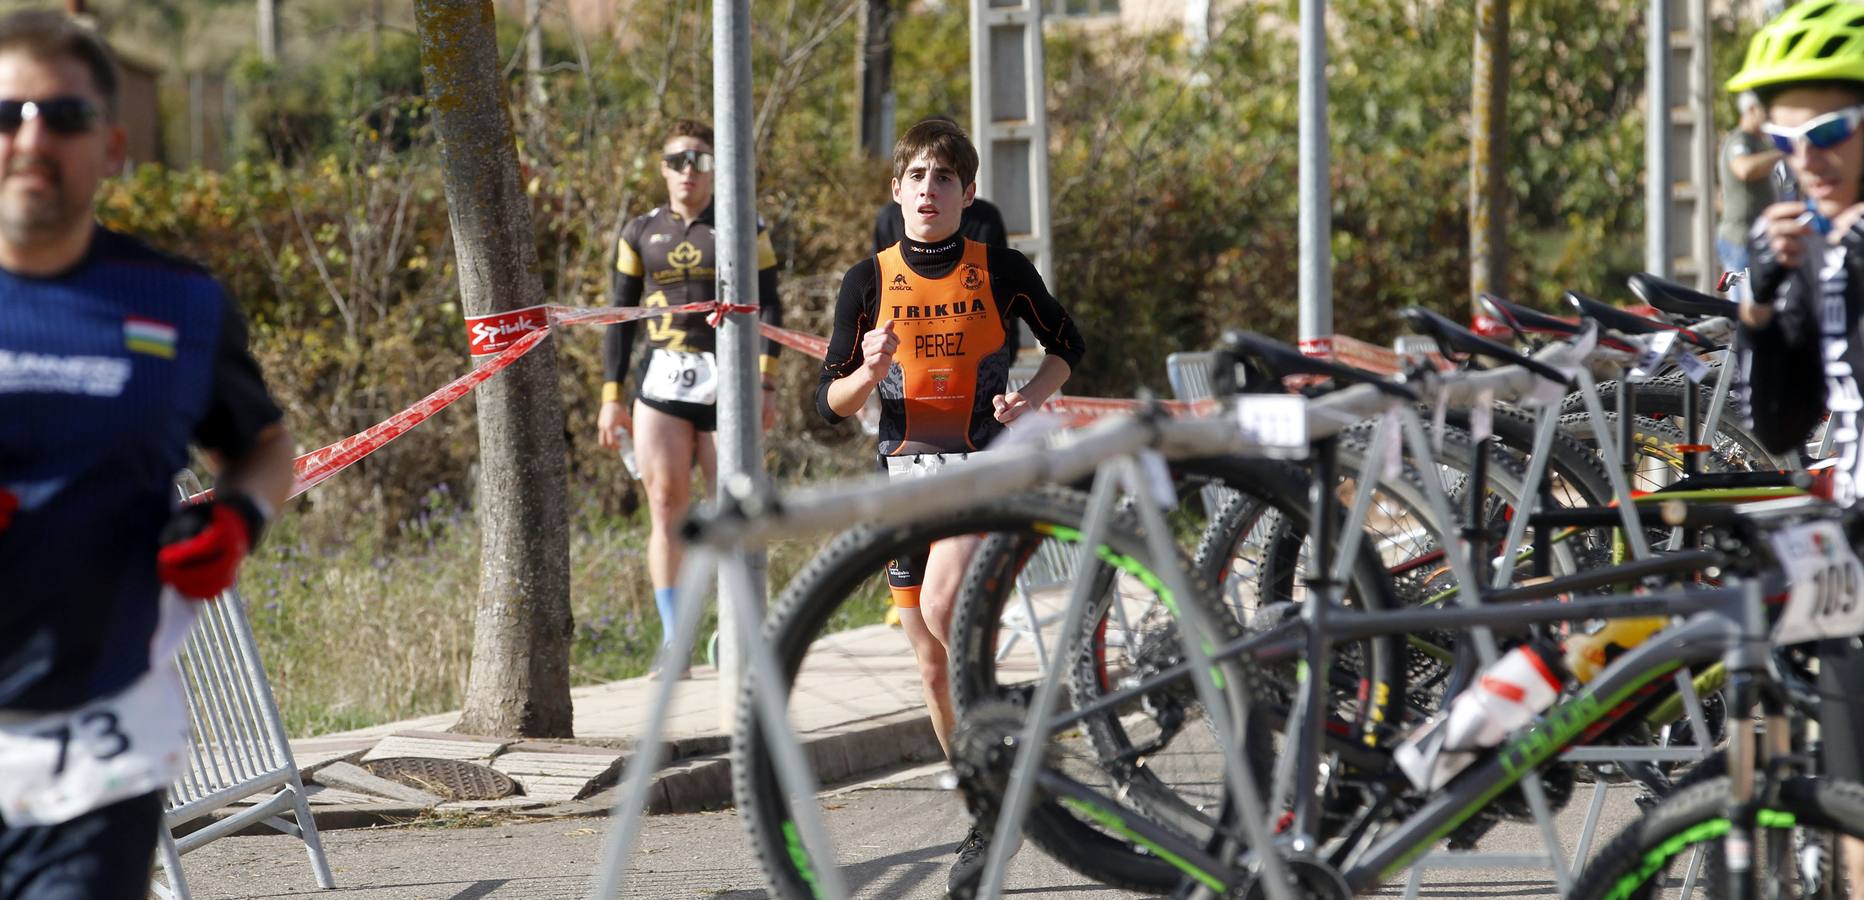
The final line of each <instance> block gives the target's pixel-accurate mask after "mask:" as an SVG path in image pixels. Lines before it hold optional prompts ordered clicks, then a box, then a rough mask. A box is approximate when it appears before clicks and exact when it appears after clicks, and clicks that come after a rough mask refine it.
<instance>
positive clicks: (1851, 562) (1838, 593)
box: [1772, 521, 1864, 644]
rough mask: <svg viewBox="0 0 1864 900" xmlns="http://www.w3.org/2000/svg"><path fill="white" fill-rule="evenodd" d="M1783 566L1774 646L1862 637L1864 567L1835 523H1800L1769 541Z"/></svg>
mask: <svg viewBox="0 0 1864 900" xmlns="http://www.w3.org/2000/svg"><path fill="white" fill-rule="evenodd" d="M1772 542H1773V550H1774V555H1775V556H1777V557H1778V558H1779V560H1780V563H1781V565H1783V566H1784V567H1785V568H1786V577H1787V583H1788V584H1790V585H1791V588H1790V589H1789V590H1788V592H1787V598H1786V612H1785V614H1783V615H1781V616H1780V621H1779V622H1778V623H1776V624H1775V625H1774V628H1773V639H1774V641H1775V642H1776V643H1781V644H1797V643H1800V642H1802V641H1811V640H1817V639H1819V638H1842V637H1851V636H1853V635H1858V634H1864V602H1859V601H1860V600H1861V599H1864V597H1860V594H1864V563H1860V562H1858V557H1857V554H1856V553H1854V552H1852V550H1851V544H1850V542H1849V541H1847V540H1845V533H1844V529H1842V528H1840V527H1839V526H1838V523H1837V522H1832V521H1818V522H1806V523H1803V524H1799V525H1794V526H1792V527H1791V528H1786V529H1784V530H1782V531H1780V533H1778V534H1776V535H1774V536H1773V538H1772Z"/></svg>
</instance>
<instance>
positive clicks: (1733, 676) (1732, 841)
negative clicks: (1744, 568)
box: [1722, 581, 1797, 900]
mask: <svg viewBox="0 0 1864 900" xmlns="http://www.w3.org/2000/svg"><path fill="white" fill-rule="evenodd" d="M1745 594H1746V596H1745V597H1744V602H1743V607H1744V609H1743V615H1742V630H1743V634H1742V637H1741V640H1739V641H1737V642H1736V643H1735V644H1734V645H1733V646H1731V647H1730V648H1729V650H1728V652H1727V654H1726V655H1725V656H1724V665H1725V667H1726V668H1727V670H1728V689H1729V694H1730V701H1731V702H1730V708H1731V712H1730V715H1729V717H1728V784H1729V789H1728V806H1727V816H1728V826H1729V827H1728V833H1727V834H1726V835H1725V836H1723V838H1722V857H1723V861H1724V863H1725V864H1726V867H1727V868H1726V871H1727V873H1728V884H1727V885H1726V890H1727V896H1728V898H1729V900H1758V898H1759V897H1760V891H1759V884H1758V882H1757V881H1756V878H1755V871H1754V868H1755V867H1754V860H1755V858H1756V855H1757V854H1756V849H1757V848H1756V846H1755V841H1756V840H1759V839H1761V838H1762V834H1761V832H1760V830H1759V828H1757V825H1758V824H1759V821H1760V818H1761V814H1762V810H1764V809H1765V808H1766V806H1767V804H1768V802H1769V801H1770V800H1772V799H1773V798H1772V794H1773V792H1774V786H1775V785H1776V784H1777V779H1775V778H1774V777H1773V774H1774V773H1773V766H1774V765H1775V764H1776V763H1780V762H1785V761H1786V759H1787V757H1788V755H1789V754H1790V753H1791V752H1792V745H1791V742H1792V732H1791V728H1790V726H1789V724H1788V721H1787V717H1786V703H1785V698H1783V697H1781V696H1780V693H1779V691H1778V690H1775V689H1769V686H1770V685H1771V684H1772V681H1771V679H1770V678H1769V677H1768V666H1769V664H1770V662H1771V654H1770V650H1769V648H1770V643H1769V640H1768V628H1767V617H1766V610H1765V609H1764V608H1763V605H1762V604H1763V600H1762V594H1761V588H1760V584H1759V582H1757V581H1750V582H1748V584H1747V586H1746V591H1745ZM1756 708H1759V709H1760V710H1761V712H1762V714H1763V716H1764V717H1765V721H1766V733H1765V734H1764V735H1757V734H1756V733H1755V725H1754V710H1755V709H1756ZM1762 773H1765V775H1764V777H1763V776H1762ZM1762 845H1763V847H1764V848H1765V851H1766V853H1767V856H1768V860H1767V863H1768V867H1769V869H1768V870H1769V871H1771V872H1776V873H1777V872H1782V871H1786V868H1784V867H1783V864H1784V866H1790V865H1793V864H1796V862H1797V860H1792V861H1789V860H1787V859H1784V858H1782V853H1781V851H1782V850H1786V851H1787V852H1789V853H1790V847H1791V845H1790V842H1789V843H1783V842H1780V841H1775V840H1762ZM1769 884H1770V886H1771V887H1772V888H1773V890H1771V891H1769V892H1768V893H1769V894H1770V895H1776V896H1777V895H1778V893H1779V890H1778V888H1779V881H1778V880H1777V879H1770V880H1769Z"/></svg>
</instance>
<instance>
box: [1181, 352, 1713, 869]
mask: <svg viewBox="0 0 1864 900" xmlns="http://www.w3.org/2000/svg"><path fill="white" fill-rule="evenodd" d="M1215 360H1216V355H1215V354H1211V353H1176V354H1172V356H1171V357H1170V358H1169V359H1168V361H1167V367H1168V371H1169V376H1170V381H1171V384H1172V387H1173V390H1174V393H1175V395H1176V397H1177V399H1180V400H1201V399H1207V398H1210V397H1211V396H1212V392H1211V387H1210V385H1211V375H1212V372H1211V366H1212V365H1214V364H1215ZM1576 376H1577V378H1578V380H1579V382H1580V387H1581V393H1582V394H1583V395H1584V396H1585V398H1586V401H1587V408H1588V412H1589V414H1590V415H1591V416H1592V417H1593V418H1594V421H1595V422H1597V423H1601V425H1600V426H1598V427H1595V428H1594V433H1595V435H1596V436H1597V439H1598V442H1599V445H1600V451H1601V456H1603V457H1604V458H1605V459H1606V460H1607V464H1606V466H1605V468H1606V470H1607V473H1608V475H1609V477H1610V480H1611V483H1612V487H1613V490H1614V492H1615V493H1616V494H1617V495H1618V496H1620V497H1627V498H1628V497H1629V496H1630V489H1629V485H1628V483H1627V482H1626V480H1625V473H1624V471H1623V468H1622V467H1621V466H1619V465H1614V464H1613V461H1614V460H1622V459H1624V457H1623V456H1621V455H1620V454H1619V448H1618V447H1617V445H1616V442H1615V441H1614V439H1613V436H1612V435H1611V434H1610V433H1609V429H1606V428H1604V427H1602V423H1603V422H1604V421H1605V417H1604V412H1603V407H1602V405H1601V404H1600V402H1599V398H1598V392H1597V386H1596V385H1595V384H1594V383H1593V381H1592V378H1591V376H1590V374H1589V373H1587V372H1585V371H1584V370H1581V371H1579V372H1578V373H1576ZM1730 380H1731V379H1720V382H1721V383H1719V384H1718V385H1717V391H1716V395H1715V398H1714V400H1713V402H1712V403H1711V406H1710V413H1709V424H1708V426H1707V428H1706V429H1705V430H1706V433H1708V434H1711V435H1712V434H1713V433H1714V431H1713V428H1714V424H1715V423H1716V422H1719V420H1720V416H1721V414H1722V411H1723V408H1724V402H1725V400H1726V397H1727V393H1728V385H1727V382H1728V381H1730ZM1622 396H1623V395H1622V394H1621V397H1622ZM1558 419H1559V411H1558V408H1557V407H1556V406H1554V405H1552V404H1549V405H1546V406H1543V407H1542V408H1541V409H1540V410H1539V412H1538V415H1537V419H1536V423H1535V428H1536V430H1535V447H1534V452H1532V453H1531V454H1530V461H1529V468H1528V473H1527V477H1526V479H1525V480H1524V482H1523V485H1524V487H1525V488H1526V491H1525V493H1526V496H1524V497H1521V498H1519V499H1518V500H1517V507H1518V508H1517V509H1516V511H1515V515H1514V517H1513V519H1512V521H1511V524H1510V529H1509V536H1508V540H1507V542H1506V543H1505V544H1504V547H1503V550H1502V552H1501V554H1500V555H1499V557H1498V558H1499V559H1501V560H1508V559H1512V558H1513V557H1514V556H1515V554H1516V552H1517V551H1518V550H1519V549H1520V548H1521V546H1522V543H1523V541H1524V538H1525V533H1526V529H1527V523H1528V520H1529V518H1530V517H1531V516H1532V514H1533V512H1534V511H1535V507H1536V506H1537V504H1538V503H1539V502H1540V499H1541V493H1540V492H1539V491H1538V490H1535V489H1534V487H1533V486H1535V485H1539V484H1541V483H1542V482H1543V480H1544V479H1546V478H1547V477H1548V473H1547V469H1548V461H1549V460H1550V458H1551V454H1550V452H1549V449H1550V447H1551V445H1552V441H1553V435H1554V431H1555V430H1556V429H1557V427H1558ZM1406 425H1407V431H1410V430H1411V429H1412V428H1415V429H1416V433H1415V434H1408V435H1407V437H1409V438H1410V443H1411V444H1412V445H1413V446H1412V450H1413V452H1414V453H1415V452H1417V450H1418V447H1419V446H1425V447H1427V446H1428V442H1427V440H1426V436H1425V435H1424V434H1423V431H1422V425H1421V423H1419V422H1418V421H1417V420H1416V417H1415V415H1412V416H1410V417H1409V418H1408V420H1407V423H1406ZM1477 437H1478V438H1481V437H1485V436H1482V435H1478V436H1477ZM1376 440H1377V438H1375V441H1376ZM1477 446H1478V448H1480V447H1482V446H1483V445H1482V443H1481V442H1480V441H1478V445H1477ZM1380 452H1381V450H1380V449H1378V448H1377V447H1376V446H1375V449H1374V450H1373V451H1372V454H1369V456H1376V455H1377V454H1379V453H1380ZM1478 452H1481V451H1480V449H1478ZM1425 468H1428V469H1436V468H1437V467H1434V466H1432V467H1425ZM1438 471H1439V473H1440V470H1438ZM1425 482H1426V485H1427V494H1428V495H1429V496H1431V497H1432V498H1433V500H1435V499H1436V498H1439V497H1441V496H1442V493H1441V491H1442V487H1443V486H1442V483H1441V481H1440V480H1439V479H1437V478H1428V479H1425ZM1431 487H1435V488H1436V489H1437V490H1430V489H1429V488H1431ZM1433 505H1437V503H1433ZM1619 506H1620V509H1621V512H1622V514H1623V516H1624V524H1625V533H1626V535H1627V541H1628V542H1629V543H1630V545H1631V548H1632V555H1633V556H1634V558H1641V557H1643V556H1646V555H1648V554H1649V549H1648V547H1647V546H1646V545H1645V542H1644V539H1643V533H1642V530H1641V528H1640V527H1638V525H1637V522H1636V519H1635V518H1634V517H1635V512H1634V511H1633V507H1632V505H1631V504H1630V503H1628V502H1621V503H1620V504H1619ZM1447 515H1448V506H1447V504H1444V505H1442V507H1441V508H1439V509H1435V510H1432V516H1433V518H1437V520H1438V521H1439V522H1442V523H1444V527H1446V528H1447V527H1450V526H1449V523H1452V522H1454V521H1456V520H1455V519H1454V518H1448V517H1446V516H1447ZM1448 537H1449V536H1448V535H1447V534H1446V535H1445V540H1446V545H1447V544H1448V543H1449V541H1448ZM1458 549H1459V550H1461V551H1463V552H1461V553H1452V554H1449V556H1450V558H1451V559H1452V560H1456V559H1458V558H1459V557H1461V558H1463V559H1467V551H1468V549H1469V548H1468V547H1466V546H1463V547H1459V548H1458ZM1465 565H1466V564H1465ZM1513 572H1514V567H1513V566H1507V565H1501V566H1497V567H1496V572H1495V579H1494V582H1493V584H1492V585H1491V587H1493V588H1496V589H1500V588H1504V587H1507V586H1508V585H1509V583H1510V582H1511V581H1512V576H1513ZM1458 574H1459V576H1466V575H1467V574H1468V570H1467V568H1465V569H1464V570H1463V571H1461V572H1459V573H1458ZM1458 580H1459V582H1463V583H1473V582H1468V581H1464V579H1463V578H1461V577H1459V579H1458ZM1459 597H1461V598H1462V600H1461V602H1464V603H1469V604H1475V603H1479V602H1480V599H1479V598H1478V597H1477V596H1476V595H1475V594H1474V592H1461V593H1459ZM1476 643H1477V650H1478V655H1479V657H1480V658H1481V660H1482V664H1483V665H1484V666H1486V665H1488V664H1490V663H1492V662H1493V661H1494V659H1495V647H1494V642H1493V638H1492V637H1491V636H1490V635H1489V634H1488V632H1487V630H1486V629H1481V630H1479V631H1478V633H1477V634H1476ZM1688 674H1689V673H1688V672H1687V671H1681V672H1678V673H1677V674H1676V680H1677V685H1678V690H1679V691H1680V692H1681V693H1682V696H1683V702H1684V707H1685V710H1686V711H1687V714H1688V720H1689V723H1690V727H1691V729H1692V731H1693V734H1694V737H1695V738H1696V745H1695V746H1694V747H1692V748H1686V749H1685V748H1609V747H1580V748H1574V749H1572V750H1569V751H1567V753H1565V754H1563V755H1562V757H1561V759H1563V760H1565V761H1568V762H1595V763H1600V762H1602V763H1624V762H1638V761H1643V762H1691V761H1696V760H1699V759H1702V758H1703V757H1704V756H1706V755H1707V754H1709V753H1712V752H1713V745H1712V743H1711V742H1710V741H1709V739H1708V734H1709V732H1708V727H1707V723H1706V719H1705V718H1704V717H1703V714H1702V705H1701V700H1700V698H1699V697H1697V695H1696V692H1695V685H1694V682H1693V681H1691V680H1690V678H1689V677H1688ZM1292 758H1293V757H1292V755H1290V756H1289V757H1286V759H1287V760H1289V762H1290V763H1292ZM1277 783H1278V785H1279V784H1283V783H1286V782H1285V781H1284V779H1283V778H1282V777H1280V773H1278V777H1277ZM1521 786H1522V791H1523V793H1524V794H1525V795H1526V797H1527V800H1528V805H1529V808H1530V810H1531V811H1532V813H1533V819H1534V820H1535V824H1536V825H1537V827H1538V828H1539V830H1540V832H1541V835H1542V838H1543V839H1544V840H1545V841H1546V844H1547V846H1548V847H1549V848H1550V849H1549V851H1548V852H1547V853H1544V854H1542V853H1535V854H1505V853H1483V852H1479V851H1450V850H1433V851H1431V852H1429V853H1427V854H1425V855H1423V856H1421V857H1419V858H1418V859H1417V860H1416V861H1415V862H1413V863H1412V865H1411V867H1410V874H1409V876H1408V878H1407V881H1406V885H1405V891H1404V898H1405V900H1416V898H1417V896H1418V892H1419V890H1420V888H1421V882H1422V877H1423V873H1424V871H1425V870H1426V869H1431V868H1438V869H1443V868H1452V869H1480V868H1494V867H1498V866H1543V867H1546V868H1547V869H1549V870H1551V871H1552V873H1553V875H1554V880H1555V883H1556V885H1557V886H1558V889H1559V892H1560V894H1561V896H1566V895H1568V894H1569V893H1570V892H1571V889H1572V885H1573V877H1572V872H1573V871H1576V870H1578V869H1580V868H1582V867H1583V864H1584V862H1585V858H1586V856H1587V853H1588V852H1589V850H1590V849H1591V846H1592V843H1593V841H1594V839H1595V834H1596V832H1597V829H1598V824H1599V819H1600V816H1601V815H1602V813H1603V810H1604V804H1605V792H1606V790H1607V789H1608V788H1609V787H1610V785H1609V784H1608V783H1607V782H1606V781H1605V780H1604V779H1602V778H1600V779H1597V780H1595V782H1594V787H1593V796H1592V799H1591V801H1590V803H1589V804H1588V808H1587V813H1586V817H1585V820H1584V822H1583V824H1582V825H1581V826H1580V834H1579V840H1578V843H1577V846H1576V847H1575V851H1574V854H1573V856H1572V858H1571V860H1570V862H1568V861H1566V860H1563V859H1562V858H1561V855H1560V852H1559V851H1560V850H1561V849H1563V842H1562V841H1561V840H1560V835H1559V829H1558V827H1557V826H1556V824H1555V823H1554V821H1553V814H1552V809H1551V806H1550V804H1549V803H1548V802H1547V799H1546V793H1545V790H1544V789H1543V787H1542V785H1541V784H1540V783H1539V778H1538V777H1537V776H1529V777H1528V778H1524V779H1523V780H1522V785H1521ZM1277 796H1280V795H1279V794H1277ZM1703 852H1704V851H1703V850H1702V849H1700V848H1698V849H1697V850H1696V851H1695V854H1694V856H1693V857H1692V859H1691V862H1690V867H1689V874H1688V877H1687V879H1686V881H1685V888H1686V890H1685V896H1687V889H1688V888H1690V887H1692V886H1693V885H1694V884H1695V880H1696V877H1697V875H1698V874H1699V872H1700V868H1701V864H1702V853H1703Z"/></svg>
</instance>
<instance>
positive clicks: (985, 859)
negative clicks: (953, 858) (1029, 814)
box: [945, 828, 1023, 900]
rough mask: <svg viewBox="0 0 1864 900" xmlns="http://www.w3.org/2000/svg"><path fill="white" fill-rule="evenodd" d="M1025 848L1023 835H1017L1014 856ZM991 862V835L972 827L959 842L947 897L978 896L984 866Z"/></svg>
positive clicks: (952, 899)
mask: <svg viewBox="0 0 1864 900" xmlns="http://www.w3.org/2000/svg"><path fill="white" fill-rule="evenodd" d="M1021 849H1023V836H1022V835H1020V834H1019V835H1017V836H1016V843H1015V844H1013V845H1012V846H1011V848H1010V856H1011V858H1014V857H1015V856H1016V853H1017V851H1019V850H1021ZM989 862H990V836H989V835H986V834H984V833H983V832H981V831H978V830H977V829H976V828H973V829H971V830H970V831H968V832H966V833H965V835H964V840H962V841H959V842H958V861H957V862H955V863H952V864H951V876H950V877H949V878H948V879H947V880H946V883H945V887H946V897H947V898H949V900H971V898H973V897H976V896H977V886H978V883H979V882H981V881H983V880H984V866H985V865H986V864H988V863H989Z"/></svg>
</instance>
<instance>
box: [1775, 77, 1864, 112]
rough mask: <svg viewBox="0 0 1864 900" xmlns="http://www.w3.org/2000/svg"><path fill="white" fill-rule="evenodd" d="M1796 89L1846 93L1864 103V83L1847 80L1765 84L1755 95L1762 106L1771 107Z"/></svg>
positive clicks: (1825, 79)
mask: <svg viewBox="0 0 1864 900" xmlns="http://www.w3.org/2000/svg"><path fill="white" fill-rule="evenodd" d="M1795 88H1804V89H1806V90H1813V91H1823V90H1833V91H1844V92H1845V93H1848V94H1850V95H1851V98H1852V101H1853V102H1855V103H1864V81H1852V80H1850V79H1845V78H1819V79H1813V80H1810V81H1788V82H1783V83H1781V84H1764V85H1761V86H1760V87H1757V88H1755V89H1754V95H1755V96H1757V97H1759V98H1760V104H1761V105H1762V106H1764V107H1771V106H1773V101H1775V100H1778V99H1779V98H1780V95H1781V94H1784V93H1786V92H1787V91H1790V90H1793V89H1795Z"/></svg>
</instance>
